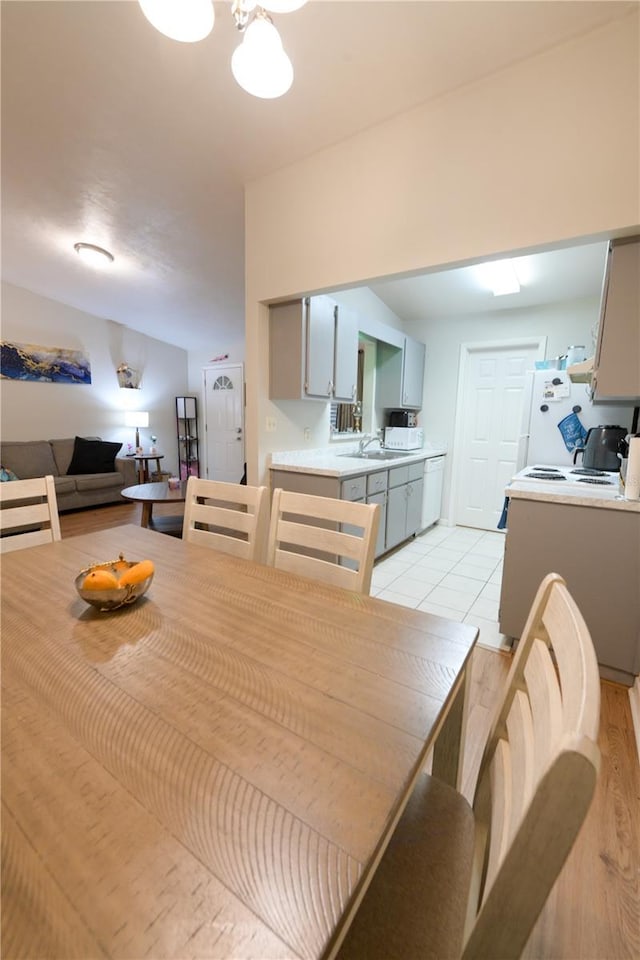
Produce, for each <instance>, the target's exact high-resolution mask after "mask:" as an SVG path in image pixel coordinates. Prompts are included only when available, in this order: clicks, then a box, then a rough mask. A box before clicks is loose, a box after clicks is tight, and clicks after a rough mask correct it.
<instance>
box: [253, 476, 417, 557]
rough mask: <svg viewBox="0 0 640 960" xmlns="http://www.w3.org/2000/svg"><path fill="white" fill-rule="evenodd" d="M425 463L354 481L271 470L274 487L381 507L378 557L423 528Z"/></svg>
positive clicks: (357, 477) (353, 477)
mask: <svg viewBox="0 0 640 960" xmlns="http://www.w3.org/2000/svg"><path fill="white" fill-rule="evenodd" d="M423 472H424V461H423V460H419V461H416V462H415V463H411V464H406V465H405V466H398V467H391V468H389V469H385V470H376V471H370V472H368V473H363V474H359V475H357V476H352V477H345V478H340V477H330V476H323V475H321V474H314V473H298V472H297V471H296V472H292V471H289V470H278V469H277V468H276V469H272V470H271V486H272V489H275V487H282V489H283V490H293V491H295V492H297V493H308V494H312V495H314V496H317V497H337V498H338V499H342V500H360V501H362V502H366V503H377V504H379V505H380V525H379V527H378V539H377V541H376V552H375V556H376V557H379V556H381V555H382V554H383V553H386V551H387V550H391V548H392V547H395V546H397V545H398V544H399V543H402V541H403V540H408V539H409V537H412V536H413V535H414V534H415V533H418V532H419V531H420V529H421V527H422V492H423Z"/></svg>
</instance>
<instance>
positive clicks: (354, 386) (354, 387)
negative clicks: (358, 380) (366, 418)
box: [351, 383, 356, 400]
mask: <svg viewBox="0 0 640 960" xmlns="http://www.w3.org/2000/svg"><path fill="white" fill-rule="evenodd" d="M355 398H356V385H355V383H354V385H353V386H352V387H351V399H352V400H355Z"/></svg>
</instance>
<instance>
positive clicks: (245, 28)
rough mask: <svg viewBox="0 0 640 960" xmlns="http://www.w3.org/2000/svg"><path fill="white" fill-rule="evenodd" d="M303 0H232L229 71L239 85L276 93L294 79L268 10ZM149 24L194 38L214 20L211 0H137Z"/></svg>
mask: <svg viewBox="0 0 640 960" xmlns="http://www.w3.org/2000/svg"><path fill="white" fill-rule="evenodd" d="M306 2H307V0H263V2H262V3H260V4H259V3H258V0H232V4H231V15H232V17H233V21H234V23H235V25H236V27H237V29H238V30H240V31H241V32H242V33H244V37H243V40H242V43H241V44H240V46H239V47H237V49H236V50H235V51H234V53H233V57H232V59H231V70H232V73H233V75H234V77H235V79H236V80H237V82H238V83H239V84H240V86H241V87H242V89H243V90H246V91H247V93H250V94H252V96H254V97H262V98H263V99H274V98H275V97H281V96H282V95H283V94H284V93H286V92H287V90H288V89H289V88H290V86H291V84H292V83H293V66H292V64H291V60H290V59H289V57H288V56H287V54H286V53H285V51H284V49H283V46H282V40H281V39H280V34H279V33H278V31H277V30H276V28H275V27H274V25H273V21H272V19H271V17H270V16H269V14H268V13H267V11H270V12H272V13H290V12H291V11H293V10H298V9H299V8H300V7H302V6H304V4H305V3H306ZM138 3H139V5H140V8H141V10H142V12H143V13H144V15H145V17H146V18H147V20H148V21H149V22H150V23H151V24H153V26H154V27H155V28H156V29H157V30H159V31H160V32H161V33H164V34H165V36H167V37H171V39H173V40H181V41H185V42H194V41H197V40H202V39H204V37H206V36H208V34H209V33H210V32H211V29H212V27H213V22H214V18H215V15H214V11H213V3H212V0H180V3H176V0H138Z"/></svg>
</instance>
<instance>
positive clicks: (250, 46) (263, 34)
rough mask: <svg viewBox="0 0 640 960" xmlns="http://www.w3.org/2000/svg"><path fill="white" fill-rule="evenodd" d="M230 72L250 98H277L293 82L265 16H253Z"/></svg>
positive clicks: (287, 61) (288, 67)
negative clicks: (250, 95)
mask: <svg viewBox="0 0 640 960" xmlns="http://www.w3.org/2000/svg"><path fill="white" fill-rule="evenodd" d="M231 70H232V72H233V75H234V77H235V78H236V80H237V81H238V83H239V84H240V86H241V87H242V89H243V90H246V91H247V93H250V94H252V95H253V96H254V97H261V98H263V99H265V100H271V99H273V98H275V97H281V96H282V95H283V94H284V93H286V92H287V90H288V89H289V87H290V86H291V84H292V83H293V66H292V65H291V60H289V57H288V56H287V55H286V53H285V52H284V49H283V47H282V41H281V39H280V34H279V33H278V31H277V30H276V28H275V27H274V25H273V24H272V23H271V22H270V21H269V20H268V19H267V18H266V17H260V16H258V17H256V18H255V20H252V22H251V23H250V24H249V26H248V27H247V29H246V30H245V34H244V39H243V41H242V43H241V44H240V46H239V47H236V49H235V50H234V51H233V56H232V58H231Z"/></svg>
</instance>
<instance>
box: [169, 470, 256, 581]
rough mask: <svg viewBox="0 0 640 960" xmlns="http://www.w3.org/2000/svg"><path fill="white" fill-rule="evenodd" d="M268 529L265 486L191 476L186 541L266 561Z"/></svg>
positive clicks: (185, 524)
mask: <svg viewBox="0 0 640 960" xmlns="http://www.w3.org/2000/svg"><path fill="white" fill-rule="evenodd" d="M268 530H269V499H268V490H267V488H266V487H251V486H245V485H244V484H239V483H223V482H221V481H219V480H203V479H200V478H199V477H189V479H188V481H187V490H186V498H185V507H184V521H183V526H182V539H183V540H187V541H189V542H190V543H198V544H201V545H202V546H205V547H211V548H213V549H214V550H222V551H223V552H224V553H228V554H231V555H232V556H234V557H242V558H243V559H244V560H253V561H255V562H256V563H264V562H265V554H266V546H267V534H268Z"/></svg>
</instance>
